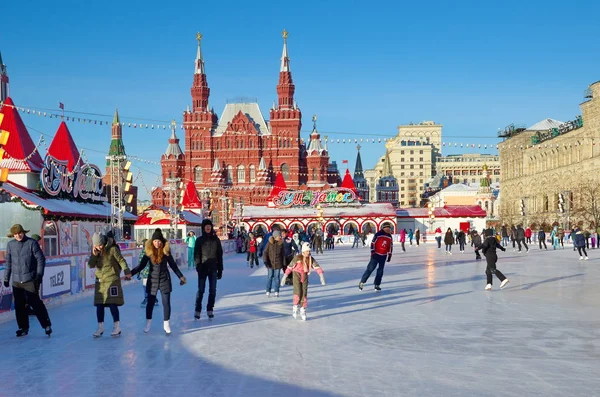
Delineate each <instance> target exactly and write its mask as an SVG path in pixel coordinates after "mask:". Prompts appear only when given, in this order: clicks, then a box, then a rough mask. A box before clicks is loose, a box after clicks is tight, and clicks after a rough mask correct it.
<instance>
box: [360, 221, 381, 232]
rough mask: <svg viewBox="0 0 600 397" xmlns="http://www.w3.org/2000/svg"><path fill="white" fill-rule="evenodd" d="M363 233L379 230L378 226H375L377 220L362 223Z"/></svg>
mask: <svg viewBox="0 0 600 397" xmlns="http://www.w3.org/2000/svg"><path fill="white" fill-rule="evenodd" d="M361 229H362V230H361V231H362V232H363V233H367V234H369V233H375V232H377V226H375V222H373V221H366V222H364V223H363V224H362V228H361Z"/></svg>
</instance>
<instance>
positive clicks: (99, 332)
mask: <svg viewBox="0 0 600 397" xmlns="http://www.w3.org/2000/svg"><path fill="white" fill-rule="evenodd" d="M102 334H104V323H98V329H97V330H96V332H94V334H93V335H92V336H93V337H94V338H99V337H101V336H102Z"/></svg>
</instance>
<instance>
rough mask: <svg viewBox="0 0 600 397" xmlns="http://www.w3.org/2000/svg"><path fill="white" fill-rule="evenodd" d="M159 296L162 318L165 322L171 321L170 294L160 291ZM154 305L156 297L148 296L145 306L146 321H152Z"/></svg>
mask: <svg viewBox="0 0 600 397" xmlns="http://www.w3.org/2000/svg"><path fill="white" fill-rule="evenodd" d="M160 295H161V298H162V303H163V316H164V319H165V321H169V320H170V319H171V293H170V292H162V290H161V291H160ZM155 303H156V295H152V294H148V303H147V304H146V320H152V310H154V304H155Z"/></svg>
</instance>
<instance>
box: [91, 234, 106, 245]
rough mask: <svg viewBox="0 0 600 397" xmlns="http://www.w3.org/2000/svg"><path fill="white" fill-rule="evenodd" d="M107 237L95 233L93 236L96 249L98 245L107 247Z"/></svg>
mask: <svg viewBox="0 0 600 397" xmlns="http://www.w3.org/2000/svg"><path fill="white" fill-rule="evenodd" d="M105 244H106V237H105V236H104V235H102V234H100V233H94V235H93V236H92V245H93V246H94V247H95V246H97V245H105Z"/></svg>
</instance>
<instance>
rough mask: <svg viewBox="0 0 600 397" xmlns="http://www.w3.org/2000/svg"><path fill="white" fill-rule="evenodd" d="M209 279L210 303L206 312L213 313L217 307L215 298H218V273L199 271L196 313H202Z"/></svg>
mask: <svg viewBox="0 0 600 397" xmlns="http://www.w3.org/2000/svg"><path fill="white" fill-rule="evenodd" d="M207 278H208V303H207V304H206V310H207V311H209V312H212V311H213V308H214V307H215V298H216V297H217V271H216V270H215V271H212V272H211V271H199V272H198V293H197V294H196V311H197V312H201V311H202V298H203V297H204V292H205V291H206V279H207Z"/></svg>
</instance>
